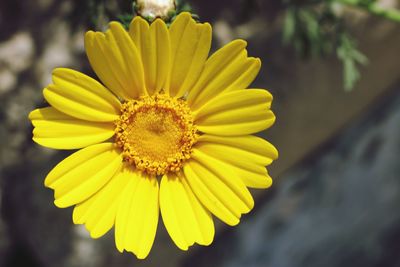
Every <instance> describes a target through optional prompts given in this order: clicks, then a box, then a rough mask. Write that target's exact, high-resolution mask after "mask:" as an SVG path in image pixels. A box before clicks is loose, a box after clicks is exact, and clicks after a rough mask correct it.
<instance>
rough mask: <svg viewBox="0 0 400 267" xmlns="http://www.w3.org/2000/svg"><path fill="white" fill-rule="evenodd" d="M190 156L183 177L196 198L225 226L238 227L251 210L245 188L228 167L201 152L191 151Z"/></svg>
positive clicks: (251, 204)
mask: <svg viewBox="0 0 400 267" xmlns="http://www.w3.org/2000/svg"><path fill="white" fill-rule="evenodd" d="M192 156H193V160H191V161H188V162H187V163H186V165H185V167H184V173H185V177H186V178H187V180H188V182H189V185H190V187H191V188H192V190H193V192H194V193H195V195H196V196H197V198H198V199H199V200H200V201H201V203H202V204H203V205H204V206H205V207H206V208H207V209H208V210H209V211H211V212H212V213H213V214H214V215H215V216H217V217H218V218H219V219H221V220H222V221H224V222H225V223H227V224H229V225H236V224H238V223H239V219H240V217H241V214H243V213H247V212H249V211H250V210H251V209H252V208H253V206H254V201H253V198H252V196H251V194H250V192H249V191H248V189H247V188H246V186H245V184H244V183H243V182H242V181H241V180H240V178H239V177H238V176H237V175H236V174H235V173H234V172H233V171H232V170H231V169H230V168H229V166H228V165H226V164H223V163H222V162H219V161H213V158H210V157H209V156H207V155H206V154H204V153H202V152H201V151H200V150H198V149H194V151H193V154H192Z"/></svg>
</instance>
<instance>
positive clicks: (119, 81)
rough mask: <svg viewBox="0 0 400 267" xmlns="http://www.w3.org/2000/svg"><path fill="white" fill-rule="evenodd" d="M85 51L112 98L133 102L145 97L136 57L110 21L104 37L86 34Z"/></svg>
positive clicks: (123, 34)
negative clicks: (115, 96)
mask: <svg viewBox="0 0 400 267" xmlns="http://www.w3.org/2000/svg"><path fill="white" fill-rule="evenodd" d="M85 48H86V53H87V56H88V58H89V61H90V64H91V65H92V68H93V70H94V71H95V72H96V74H97V76H99V78H100V79H101V80H102V81H103V83H104V84H105V85H106V86H107V87H108V88H110V90H112V91H113V92H114V93H115V94H116V95H118V96H119V97H121V98H124V99H136V98H138V97H139V96H140V95H143V94H145V84H144V73H143V65H142V61H141V59H140V54H139V52H138V50H137V48H136V46H135V44H134V43H133V41H132V39H131V38H130V37H129V34H128V33H127V32H126V31H125V29H124V28H123V27H122V25H121V24H120V23H118V22H111V23H110V29H109V30H107V32H106V34H103V33H101V32H91V31H89V32H87V33H86V36H85Z"/></svg>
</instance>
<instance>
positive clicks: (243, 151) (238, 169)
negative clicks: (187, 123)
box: [196, 135, 278, 188]
mask: <svg viewBox="0 0 400 267" xmlns="http://www.w3.org/2000/svg"><path fill="white" fill-rule="evenodd" d="M196 148H197V149H199V150H200V151H202V152H203V153H205V154H207V155H208V156H210V157H212V158H214V160H220V161H222V162H224V163H225V164H228V165H229V166H230V167H231V168H232V170H234V172H235V173H236V174H237V175H238V176H239V177H240V178H241V179H242V181H243V182H244V183H245V185H246V186H249V187H253V188H268V187H270V186H271V184H272V179H271V177H270V176H269V175H268V172H267V170H266V169H265V167H264V166H267V165H269V164H271V163H272V161H273V160H275V159H276V158H277V157H278V151H277V150H276V148H275V147H274V146H273V145H272V144H270V143H269V142H267V141H265V140H264V139H262V138H259V137H256V136H252V135H247V136H237V137H221V136H212V135H202V136H201V137H200V138H199V140H198V142H197V143H196Z"/></svg>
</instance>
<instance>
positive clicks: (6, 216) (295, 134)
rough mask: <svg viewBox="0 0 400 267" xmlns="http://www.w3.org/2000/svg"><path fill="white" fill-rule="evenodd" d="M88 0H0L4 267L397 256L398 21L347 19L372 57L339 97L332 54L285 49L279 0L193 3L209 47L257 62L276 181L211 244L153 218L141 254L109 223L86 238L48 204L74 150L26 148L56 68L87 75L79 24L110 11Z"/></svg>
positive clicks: (385, 261)
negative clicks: (124, 244) (233, 47)
mask: <svg viewBox="0 0 400 267" xmlns="http://www.w3.org/2000/svg"><path fill="white" fill-rule="evenodd" d="M92 2H93V1H68V0H57V1H55V0H37V1H25V0H2V1H0V103H1V105H0V205H1V216H0V266H1V267H3V266H5V267H11V266H12V267H14V266H15V267H16V266H32V267H36V266H38V267H39V266H40V267H53V266H54V267H55V266H57V267H59V266H61V267H62V266H68V267H75V266H76V267H80V266H85V267H90V266H96V267H101V266H243V265H248V266H274V267H280V266H282V267H284V266H289V267H297V266H399V264H400V263H399V262H398V261H397V259H396V257H395V255H396V252H397V250H398V245H397V244H398V239H399V238H400V235H399V233H400V231H399V217H398V215H397V214H398V210H399V208H398V205H399V204H398V203H400V202H399V196H400V186H399V183H398V177H399V173H400V170H399V168H398V162H399V160H398V158H399V157H398V154H399V150H400V149H399V147H400V142H399V136H400V135H399V131H400V123H399V121H400V115H399V113H400V110H399V102H400V96H399V95H398V94H397V93H395V92H394V91H399V89H400V88H399V86H397V87H394V88H393V87H392V85H393V84H395V83H396V81H398V79H399V78H400V60H399V59H400V56H399V52H398V48H399V47H400V26H399V25H396V24H393V23H388V22H385V21H382V20H381V19H376V18H367V17H365V16H362V15H357V16H351V19H350V22H351V24H353V25H354V31H355V32H356V34H357V35H358V36H359V37H360V45H361V50H362V51H363V52H364V53H366V54H367V55H368V57H369V58H370V62H371V64H370V65H369V66H368V67H366V68H364V69H363V73H362V74H363V80H362V81H361V82H360V83H359V84H358V86H357V88H356V89H355V90H354V92H352V93H350V94H347V93H344V92H343V90H342V85H341V84H342V81H341V68H340V63H339V62H337V61H336V60H335V59H334V58H333V57H332V58H327V59H314V60H310V61H307V62H305V61H303V60H300V59H297V58H295V57H294V55H293V53H292V51H291V50H290V49H288V48H283V47H282V44H281V41H280V32H279V29H280V26H279V25H280V23H281V19H280V16H281V14H280V13H279V10H280V9H279V5H278V4H276V2H275V1H262V0H259V1H240V0H236V1H225V0H224V1H218V2H215V1H212V2H211V1H200V0H198V1H193V3H194V4H195V5H196V6H197V8H198V10H199V14H200V16H201V17H202V18H203V19H204V20H208V21H211V22H213V25H214V31H215V32H214V33H215V36H214V37H215V38H214V39H215V42H214V46H215V47H217V46H220V45H222V44H224V43H226V42H228V41H229V40H231V39H234V38H238V37H241V38H246V39H247V40H248V42H249V53H250V55H254V56H260V57H261V58H262V59H263V64H264V65H263V69H262V71H261V73H260V75H259V78H258V79H257V81H256V82H255V86H256V87H257V86H259V87H261V88H265V87H268V88H269V89H270V91H271V92H272V93H273V94H274V96H275V102H274V106H273V108H274V111H275V112H276V114H277V117H278V121H277V123H276V125H275V126H274V127H273V128H272V129H271V130H270V131H267V132H266V134H265V135H266V136H267V137H268V138H269V139H270V140H271V141H272V142H273V143H274V144H276V145H277V147H278V148H279V150H280V159H279V161H277V162H276V164H274V165H273V166H272V168H271V172H272V174H273V175H274V177H277V178H276V179H275V184H274V187H273V188H272V189H271V190H267V191H255V193H256V195H257V200H256V208H255V210H254V211H253V212H252V213H251V214H250V215H247V216H244V218H243V220H242V223H241V224H240V225H239V226H238V227H236V228H233V229H230V228H229V229H226V227H225V226H222V225H219V230H218V233H219V235H218V236H217V238H216V242H215V244H214V245H213V246H212V247H207V248H197V247H195V248H193V249H191V250H190V251H189V252H188V253H186V252H181V251H179V250H178V249H177V248H176V247H175V246H174V245H173V243H172V242H171V241H170V239H169V237H168V236H167V234H166V232H165V229H164V227H163V226H162V224H161V223H160V227H159V228H160V229H159V231H158V233H157V237H156V242H155V246H154V248H153V251H152V252H151V254H150V256H149V258H148V259H147V260H146V261H137V260H136V259H135V258H134V256H132V255H130V254H123V255H121V254H119V253H118V252H117V251H116V249H115V247H114V243H113V234H112V233H109V234H107V235H106V236H105V237H103V238H101V239H100V240H96V241H94V240H92V239H90V238H89V237H88V234H87V233H86V231H85V229H84V228H83V227H80V226H74V225H73V224H72V221H71V212H72V210H71V209H65V210H61V209H57V208H56V207H54V205H53V204H52V201H53V196H52V192H51V191H50V190H48V189H45V188H44V187H43V179H44V177H45V175H46V174H47V172H48V171H49V170H50V169H51V168H52V167H53V166H54V165H55V164H56V163H57V162H58V161H60V160H61V159H62V158H64V157H65V156H66V155H68V154H69V153H70V152H63V151H61V152H57V151H53V150H48V149H44V148H42V147H39V146H37V145H35V144H33V142H32V141H31V130H32V128H31V126H30V123H29V121H28V120H27V114H28V113H29V111H31V110H32V109H34V108H36V107H41V106H45V105H46V103H44V101H43V98H42V95H41V90H42V88H43V87H44V86H46V85H47V84H48V83H49V82H50V79H51V70H52V69H53V68H55V67H59V66H65V67H72V68H74V69H78V70H81V71H83V72H85V73H88V74H91V75H92V72H91V70H90V68H89V66H88V63H87V60H86V57H85V55H84V49H83V33H84V32H85V31H86V30H87V29H88V28H92V27H94V26H97V27H98V28H101V27H102V26H104V21H106V18H105V17H100V18H99V19H98V20H97V21H96V23H93V20H92V19H91V16H92V13H93V10H92V9H90V3H92ZM119 2H120V3H122V2H124V1H122V0H121V1H119ZM213 2H215V3H213ZM107 5H108V6H107V10H108V12H109V13H112V11H113V10H114V11H115V10H117V5H116V2H114V1H107ZM211 5H212V6H211ZM105 13H106V15H107V12H105ZM94 24H95V25H94ZM383 44H384V46H383ZM389 92H392V93H389ZM393 92H394V93H393ZM378 98H379V99H381V100H379V101H378V100H377V99H378ZM385 99H388V100H385ZM390 99H394V100H390ZM389 100H390V101H389ZM347 128H350V129H347ZM338 133H339V135H338ZM263 135H264V133H263ZM332 138H334V139H332ZM327 140H331V141H328V144H325V143H326V142H327ZM324 144H325V145H324ZM311 152H312V153H311ZM310 153H311V154H310ZM295 164H296V165H295ZM294 166H295V167H294Z"/></svg>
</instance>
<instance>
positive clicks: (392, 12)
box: [336, 0, 400, 22]
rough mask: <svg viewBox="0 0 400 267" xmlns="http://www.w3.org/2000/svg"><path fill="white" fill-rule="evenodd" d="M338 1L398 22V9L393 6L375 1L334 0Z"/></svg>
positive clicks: (399, 14)
mask: <svg viewBox="0 0 400 267" xmlns="http://www.w3.org/2000/svg"><path fill="white" fill-rule="evenodd" d="M336 2H338V3H342V4H346V5H349V6H355V7H358V8H362V9H365V10H366V11H368V12H369V13H371V14H373V15H376V16H380V17H383V18H386V19H389V20H392V21H395V22H400V10H397V9H394V8H383V7H381V6H379V5H378V4H377V3H375V2H370V1H368V2H365V0H364V1H363V0H336Z"/></svg>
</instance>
